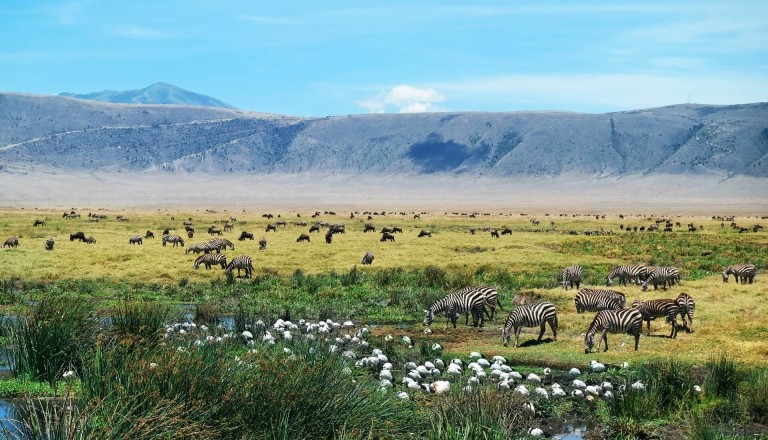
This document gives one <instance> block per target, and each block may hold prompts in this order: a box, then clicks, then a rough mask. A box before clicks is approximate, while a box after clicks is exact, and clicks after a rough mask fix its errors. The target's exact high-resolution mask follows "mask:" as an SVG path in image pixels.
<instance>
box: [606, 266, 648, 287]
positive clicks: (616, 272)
mask: <svg viewBox="0 0 768 440" xmlns="http://www.w3.org/2000/svg"><path fill="white" fill-rule="evenodd" d="M647 276H648V272H647V270H646V267H645V266H643V265H642V264H638V265H634V266H619V267H617V268H615V269H613V270H612V271H611V273H609V274H608V276H606V277H605V282H606V284H607V285H608V286H610V285H611V284H612V282H613V279H614V278H619V282H620V283H621V284H623V285H625V286H626V285H627V280H629V281H630V282H633V283H635V284H640V279H645V277H647Z"/></svg>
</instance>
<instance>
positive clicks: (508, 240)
mask: <svg viewBox="0 0 768 440" xmlns="http://www.w3.org/2000/svg"><path fill="white" fill-rule="evenodd" d="M66 212H70V209H67V210H66ZM75 212H76V213H77V214H79V215H80V217H77V218H72V219H68V218H64V217H63V214H64V213H65V211H64V210H48V209H35V208H30V207H27V208H26V209H23V210H22V209H5V210H2V211H0V239H2V240H5V239H6V238H8V237H18V241H19V246H18V247H4V248H2V249H0V303H1V304H2V310H3V315H4V320H3V322H4V326H3V336H2V342H3V343H4V346H5V348H6V352H7V354H8V355H7V356H6V357H7V362H8V363H9V365H10V372H9V373H8V374H7V377H6V378H5V380H4V381H3V382H2V383H0V391H3V390H2V389H4V391H3V394H4V395H6V396H7V397H23V399H26V405H27V406H28V407H31V408H36V410H35V411H28V412H29V414H28V415H27V416H26V417H25V418H24V420H23V421H19V422H18V423H17V425H19V426H21V425H25V426H26V427H22V428H23V429H16V430H11V429H10V428H9V427H8V425H7V424H6V428H5V429H6V431H7V435H8V436H15V437H16V438H42V437H39V435H41V432H43V431H45V432H50V433H53V436H51V437H46V438H127V437H128V436H131V437H134V438H211V439H214V438H349V439H352V438H449V439H453V438H456V439H458V438H486V439H489V438H526V437H528V436H530V437H537V436H555V435H557V434H562V433H565V432H568V429H571V428H573V425H578V424H583V425H585V426H588V427H589V428H588V429H586V432H584V433H582V435H584V436H585V437H586V438H692V439H693V438H695V439H699V438H702V439H704V438H706V439H709V438H755V437H758V438H766V433H767V432H768V428H767V426H768V342H767V341H766V337H767V336H768V319H766V314H768V305H766V298H767V297H768V285H767V284H766V283H765V281H764V273H765V270H766V268H768V252H767V251H768V231H767V230H766V229H764V228H755V226H756V225H763V224H766V225H767V226H768V224H767V223H768V220H766V219H765V218H761V217H760V216H759V215H754V214H753V215H738V216H736V217H735V218H732V219H730V218H728V219H726V218H725V217H727V216H725V215H722V216H721V215H716V216H715V217H713V216H710V215H700V214H696V215H691V214H682V215H677V214H675V213H674V212H673V210H670V212H669V213H662V212H658V213H637V212H629V211H627V212H625V213H619V212H611V213H605V214H601V213H595V212H592V213H589V214H587V213H578V212H576V211H570V212H558V211H554V210H553V211H550V212H545V211H540V212H520V211H515V212H512V211H509V210H502V209H494V210H493V211H467V210H465V211H453V210H445V209H444V210H440V211H439V212H436V211H435V210H430V211H428V212H427V211H424V212H422V211H414V210H403V211H398V210H388V211H377V210H376V209H375V206H371V207H368V208H363V207H361V208H359V209H358V208H354V209H345V210H343V211H342V210H336V212H335V213H334V212H330V211H324V210H323V211H314V210H312V209H306V210H297V209H282V210H277V209H271V210H270V209H256V208H252V209H251V208H247V209H242V208H238V209H236V210H235V209H231V210H224V209H205V208H204V207H200V208H199V209H191V208H187V209H158V210H148V209H145V210H131V209H125V210H120V209H116V208H110V209H98V208H90V209H89V208H87V207H84V208H78V209H76V210H75ZM89 213H93V214H97V215H100V216H102V218H101V219H100V220H99V221H91V220H90V218H89ZM267 214H271V215H272V217H271V218H267ZM118 216H124V217H125V220H124V221H120V220H118ZM36 220H43V221H44V222H45V224H44V225H42V226H33V224H34V223H35V221H36ZM667 220H668V221H669V222H670V223H671V224H672V225H673V226H672V230H671V232H661V231H654V232H649V231H648V227H649V226H651V225H657V224H658V225H660V226H661V229H663V228H664V224H665V223H666V221H667ZM659 221H661V222H660V223H659ZM183 222H188V223H190V224H191V227H192V228H194V235H193V237H192V238H189V237H188V235H187V231H186V230H185V229H184V224H183ZM316 222H320V223H319V226H320V227H319V232H309V229H310V227H311V226H313V225H314V224H315V223H316ZM278 223H279V224H278ZM341 223H343V224H344V229H345V231H344V233H337V234H333V235H332V237H331V242H330V243H327V242H326V233H327V231H328V229H329V227H330V225H334V224H341ZM227 224H230V225H231V230H229V228H227V229H228V230H226V231H223V235H222V236H221V238H226V239H228V240H230V241H231V242H232V244H233V247H234V249H232V248H228V249H225V250H222V251H221V253H223V254H225V255H226V257H227V261H228V262H230V261H232V259H233V258H234V257H237V256H250V258H251V259H252V262H253V267H254V271H253V273H252V276H251V277H250V278H245V277H242V278H241V277H238V276H237V272H238V271H237V270H235V271H233V273H232V274H233V276H227V274H226V271H225V270H223V269H222V268H221V267H220V266H217V265H214V266H213V267H212V269H210V270H207V269H206V268H205V267H204V266H200V268H199V269H195V267H194V261H195V259H196V258H197V257H199V256H200V255H202V254H195V253H193V252H191V251H190V252H189V253H187V249H188V247H189V246H190V245H192V244H194V243H205V242H207V241H209V240H210V239H212V238H217V237H219V236H215V237H214V236H212V235H210V234H209V233H208V228H209V227H218V228H221V229H224V226H225V225H227ZM366 224H370V225H372V226H373V227H375V228H376V232H364V229H365V225H366ZM689 224H690V225H691V226H693V227H692V228H689ZM268 225H275V230H270V231H267V227H268ZM734 225H735V226H734ZM384 227H390V228H391V227H399V228H401V229H402V232H401V233H394V234H393V236H394V240H393V241H382V240H381V238H382V234H381V232H380V231H381V229H382V228H384ZM634 228H637V230H635V229H634ZM741 228H743V229H741ZM165 229H168V230H169V232H170V234H175V235H179V236H180V237H182V238H183V240H184V242H185V243H184V245H181V246H173V245H172V244H171V243H168V244H166V245H165V246H164V245H163V243H162V241H163V239H162V235H163V231H164V230H165ZM504 229H509V230H510V231H511V233H509V234H501V232H502V231H504ZM641 229H642V230H641ZM494 230H495V231H498V232H499V233H500V234H499V236H498V237H495V236H492V231H494ZM753 230H754V231H756V232H753ZM78 231H81V232H83V233H84V235H85V236H86V237H93V238H95V243H91V244H89V243H85V242H81V241H80V240H77V239H75V240H70V234H72V233H75V232H78ZM148 231H151V232H153V233H154V237H155V238H143V243H142V244H140V245H139V244H129V238H130V237H132V236H135V235H139V236H141V237H145V236H146V235H147V232H148ZM244 231H245V232H248V233H251V234H253V237H254V240H248V239H246V240H242V241H241V240H238V238H239V237H240V235H241V233H242V232H244ZM421 231H427V232H429V233H431V237H429V236H427V237H419V233H420V232H421ZM740 231H741V232H740ZM301 234H307V235H309V237H310V240H309V241H301V242H299V241H297V239H298V237H299V236H300V235H301ZM262 237H263V238H264V239H265V240H266V246H264V247H263V249H260V244H259V241H260V238H262ZM47 238H52V239H53V240H54V242H55V244H54V245H53V250H46V249H45V246H44V243H45V241H46V239H47ZM366 252H372V253H373V255H374V260H373V263H372V264H370V265H365V264H362V263H361V259H362V257H363V255H365V254H366ZM741 263H751V264H754V265H755V266H756V267H757V276H756V278H755V282H754V283H745V284H742V283H739V282H738V281H735V280H734V279H733V277H731V278H730V280H729V281H728V282H727V283H725V282H724V281H723V276H722V271H723V270H724V268H726V267H727V266H729V265H732V264H741ZM574 264H578V265H580V266H581V267H582V268H583V269H584V279H583V281H582V284H581V287H588V288H606V287H605V286H606V275H607V274H608V273H609V272H610V271H611V270H612V269H613V268H614V267H616V266H619V265H627V264H644V265H650V266H674V267H677V268H679V269H680V271H681V273H682V281H681V283H680V284H676V285H674V286H672V287H669V288H667V289H664V288H662V287H661V286H659V288H658V289H656V290H654V288H653V287H650V289H649V290H648V291H646V292H644V291H642V290H641V288H640V286H638V285H636V284H632V283H629V284H628V285H626V286H624V285H616V283H615V282H614V285H613V286H612V287H610V288H611V289H615V290H618V291H620V292H622V293H624V294H625V296H626V298H627V306H630V305H631V302H632V300H634V299H642V300H648V299H656V298H670V299H674V298H675V297H677V295H678V294H680V293H681V292H686V293H688V294H689V295H691V296H692V297H693V298H694V299H695V301H696V309H695V315H694V318H693V322H692V324H691V325H690V328H689V329H688V330H689V331H686V330H685V329H683V328H682V326H681V327H680V331H679V333H678V336H677V337H676V338H670V337H669V334H670V330H671V325H670V324H669V323H666V322H665V321H664V318H659V319H656V320H654V321H651V328H650V335H648V333H647V327H646V324H645V323H644V324H643V331H642V335H641V337H640V344H639V350H637V351H635V350H634V338H633V337H632V336H630V335H627V334H610V333H609V334H608V342H609V349H608V350H607V351H605V352H603V351H602V350H601V351H597V350H596V349H595V350H594V351H593V352H591V353H589V354H585V350H584V348H585V346H584V335H585V333H586V331H587V329H588V327H589V326H590V323H591V322H592V320H593V318H594V316H595V314H594V313H591V312H587V313H584V314H579V313H577V312H576V309H575V306H574V296H575V295H576V292H577V289H576V288H568V289H567V290H566V289H564V287H563V285H562V279H561V277H562V270H563V269H564V268H565V267H567V266H570V265H574ZM467 286H490V287H493V288H495V289H496V290H497V291H498V292H499V303H500V309H501V310H498V309H497V310H496V314H495V316H494V317H493V319H486V321H485V325H484V326H483V327H481V328H480V327H473V326H472V320H471V319H470V320H469V325H466V324H465V321H464V319H463V317H460V318H459V320H458V323H457V327H456V328H453V327H452V326H450V324H448V326H446V321H445V316H444V315H443V314H440V315H439V316H438V317H437V318H436V319H435V321H434V322H433V323H432V325H431V326H430V327H426V326H424V325H423V323H422V321H423V319H424V315H425V312H424V311H425V309H427V308H428V307H429V306H430V305H431V304H432V303H434V302H435V301H436V300H438V299H440V298H442V297H444V296H445V295H447V294H449V293H451V292H453V291H455V290H458V289H461V288H464V287H467ZM540 301H547V302H550V303H552V304H554V305H555V307H556V310H557V317H558V328H557V338H556V340H555V338H554V337H553V334H552V331H551V329H550V328H549V327H546V332H545V333H544V338H543V339H542V341H541V342H538V341H537V339H538V332H539V329H538V327H531V328H524V329H523V333H522V335H521V337H520V342H521V346H519V347H516V348H513V347H512V345H514V344H510V346H508V347H505V346H503V344H502V339H501V328H502V327H503V326H504V323H505V320H506V317H507V314H508V313H509V312H510V311H511V310H512V309H513V308H515V307H517V306H519V305H523V304H530V303H535V302H540ZM326 320H331V321H332V323H331V324H330V325H329V326H324V325H322V324H318V323H320V322H325V321H326ZM346 321H351V322H347V323H346V325H345V324H344V323H345V322H346ZM334 324H335V325H334ZM677 324H679V325H681V324H682V322H681V321H680V320H679V319H678V322H677ZM318 325H319V326H318ZM323 329H325V330H323ZM307 335H310V336H309V337H307ZM513 341H514V338H513ZM472 352H476V353H479V355H480V356H482V357H481V358H479V359H478V358H477V356H478V355H477V354H475V355H474V356H472V355H471V354H470V353H472ZM379 355H383V356H384V359H381V358H380V356H379ZM372 358H376V359H377V360H376V361H373V360H372ZM502 358H503V360H502ZM438 359H439V360H440V361H441V362H443V363H445V364H446V368H438V367H437V366H435V363H438V364H439V363H440V362H437V360H438ZM452 359H458V360H460V362H457V364H459V363H460V364H461V366H462V370H461V374H457V375H449V374H448V372H447V370H448V369H447V366H448V365H450V363H451V360H452ZM480 359H484V360H487V364H488V365H485V364H484V362H483V361H480V362H479V367H478V361H479V360H480ZM408 362H414V364H415V365H414V367H415V366H416V365H419V366H421V365H424V364H425V363H430V366H431V368H427V370H428V371H427V373H426V374H422V377H421V378H420V379H414V378H415V377H416V376H415V375H412V376H410V377H411V381H413V382H415V383H416V385H415V386H410V387H409V385H410V384H411V382H410V381H408V380H407V379H406V378H409V376H408V375H409V373H412V372H413V371H415V370H413V369H412V368H410V367H409V366H408V364H407V363H408ZM472 362H474V363H475V365H474V366H472ZM387 363H389V364H391V365H389V370H390V371H391V373H382V372H383V371H385V370H387V368H384V364H387ZM491 364H495V365H497V367H496V368H492V366H491ZM594 364H598V365H600V366H601V368H595V367H594ZM502 365H504V366H505V368H504V369H503V370H502V368H501V366H502ZM574 367H575V368H577V369H579V370H580V374H579V375H578V376H576V375H575V374H574V373H573V372H570V373H569V371H570V370H571V368H574ZM478 368H479V369H480V370H483V369H484V368H485V370H484V373H483V374H479V373H478ZM545 369H546V370H545ZM433 370H437V372H436V373H435V372H434V371H433ZM496 370H499V371H501V372H502V373H506V374H507V376H503V378H504V379H505V380H502V381H500V380H499V376H498V375H497V374H495V373H493V371H496ZM510 371H514V372H519V373H520V374H521V376H522V378H519V379H517V380H511V382H509V381H506V378H508V377H509V374H510ZM531 373H533V374H534V375H535V377H528V375H529V374H531ZM513 377H514V376H513ZM537 379H538V381H537ZM574 380H580V381H583V382H584V383H585V384H586V385H588V386H593V387H597V388H598V389H597V391H596V392H595V393H594V395H592V394H589V393H586V394H585V392H583V390H581V389H580V388H579V384H576V383H575V382H574ZM444 381H445V383H447V384H449V385H448V387H449V389H446V390H444V389H443V388H441V387H442V382H444ZM501 382H505V383H506V384H507V386H506V387H505V386H502V385H501ZM557 383H559V384H561V385H562V387H563V388H564V389H565V391H566V395H565V397H564V398H556V397H555V394H557V393H555V392H554V388H553V387H552V385H553V384H557ZM606 383H608V385H607V386H605V384H606ZM638 383H639V384H640V385H636V384H638ZM438 384H439V385H438ZM520 386H522V387H523V388H524V389H525V392H524V391H523V390H522V389H520V388H519V387H520ZM536 388H543V389H544V391H545V392H546V393H547V395H546V397H545V396H544V395H543V393H541V392H538V391H537V390H536ZM607 391H613V392H610V393H607ZM39 396H47V397H50V396H54V397H55V399H43V400H40V399H37V398H36V397H39ZM41 402H42V403H41ZM51 402H53V403H51ZM569 426H570V428H569ZM46 430H47V431H46ZM760 436H762V437H760ZM10 438H13V437H10Z"/></svg>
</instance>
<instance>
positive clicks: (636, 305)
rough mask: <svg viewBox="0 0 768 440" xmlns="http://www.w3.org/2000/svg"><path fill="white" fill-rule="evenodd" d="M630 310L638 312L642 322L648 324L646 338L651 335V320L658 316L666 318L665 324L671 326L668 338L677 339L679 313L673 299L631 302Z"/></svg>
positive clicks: (678, 308)
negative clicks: (641, 316)
mask: <svg viewBox="0 0 768 440" xmlns="http://www.w3.org/2000/svg"><path fill="white" fill-rule="evenodd" d="M632 308H633V309H637V310H638V311H640V314H641V315H643V320H644V321H646V322H647V323H648V336H650V335H651V320H652V319H656V318H658V317H660V316H666V317H667V322H668V323H670V324H672V333H670V334H669V337H670V338H676V337H677V314H678V313H680V307H679V306H678V305H677V301H676V300H674V299H652V300H649V301H642V300H639V299H636V300H634V301H632Z"/></svg>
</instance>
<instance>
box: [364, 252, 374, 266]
mask: <svg viewBox="0 0 768 440" xmlns="http://www.w3.org/2000/svg"><path fill="white" fill-rule="evenodd" d="M362 264H373V252H371V251H368V252H366V253H365V255H363V261H362Z"/></svg>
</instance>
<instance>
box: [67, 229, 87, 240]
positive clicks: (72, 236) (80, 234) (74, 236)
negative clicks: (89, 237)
mask: <svg viewBox="0 0 768 440" xmlns="http://www.w3.org/2000/svg"><path fill="white" fill-rule="evenodd" d="M75 240H80V241H85V234H84V233H83V232H82V231H78V232H73V233H71V234H69V241H75Z"/></svg>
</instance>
